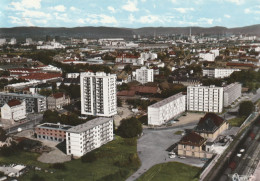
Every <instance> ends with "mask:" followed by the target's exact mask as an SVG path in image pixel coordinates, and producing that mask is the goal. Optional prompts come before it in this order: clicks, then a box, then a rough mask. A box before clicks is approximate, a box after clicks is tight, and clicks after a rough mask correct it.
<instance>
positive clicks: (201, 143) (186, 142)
mask: <svg viewBox="0 0 260 181" xmlns="http://www.w3.org/2000/svg"><path fill="white" fill-rule="evenodd" d="M206 141H207V139H205V138H203V137H202V136H200V135H199V134H197V133H195V132H190V133H188V134H186V135H185V136H184V137H182V139H181V140H180V141H179V143H178V155H179V156H184V157H196V158H206V159H209V158H211V157H212V156H213V153H211V152H207V151H206Z"/></svg>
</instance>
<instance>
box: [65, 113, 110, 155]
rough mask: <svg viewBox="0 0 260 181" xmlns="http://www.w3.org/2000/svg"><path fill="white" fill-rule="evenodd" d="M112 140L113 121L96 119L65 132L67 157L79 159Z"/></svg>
mask: <svg viewBox="0 0 260 181" xmlns="http://www.w3.org/2000/svg"><path fill="white" fill-rule="evenodd" d="M112 140H113V119H112V118H101V117H100V118H96V119H93V120H90V121H88V122H86V123H84V124H81V125H78V126H74V127H73V128H70V129H68V130H67V132H66V150H67V155H73V156H77V157H81V156H83V155H84V154H86V153H87V152H90V151H92V150H94V149H96V148H98V147H100V146H102V145H104V144H106V143H107V142H109V141H112Z"/></svg>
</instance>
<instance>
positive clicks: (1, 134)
mask: <svg viewBox="0 0 260 181" xmlns="http://www.w3.org/2000/svg"><path fill="white" fill-rule="evenodd" d="M6 138H7V136H6V132H5V130H4V129H3V128H0V141H5V140H6Z"/></svg>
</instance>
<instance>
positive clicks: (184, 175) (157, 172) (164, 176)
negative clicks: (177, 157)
mask: <svg viewBox="0 0 260 181" xmlns="http://www.w3.org/2000/svg"><path fill="white" fill-rule="evenodd" d="M199 172H200V168H198V167H192V166H189V165H185V164H183V163H177V162H169V163H163V164H158V165H155V166H153V167H152V168H150V169H149V170H148V171H147V172H146V173H144V174H143V175H142V176H141V177H140V178H139V179H138V181H162V180H163V181H198V180H199V178H198V175H199Z"/></svg>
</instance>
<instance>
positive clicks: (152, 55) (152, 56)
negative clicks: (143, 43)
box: [140, 52, 157, 61]
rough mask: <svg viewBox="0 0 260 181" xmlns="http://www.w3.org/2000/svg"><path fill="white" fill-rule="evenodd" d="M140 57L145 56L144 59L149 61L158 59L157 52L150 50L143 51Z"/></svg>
mask: <svg viewBox="0 0 260 181" xmlns="http://www.w3.org/2000/svg"><path fill="white" fill-rule="evenodd" d="M140 57H141V58H143V59H144V61H147V60H148V59H150V60H155V59H157V54H156V53H151V52H148V53H146V52H143V53H141V55H140Z"/></svg>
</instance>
